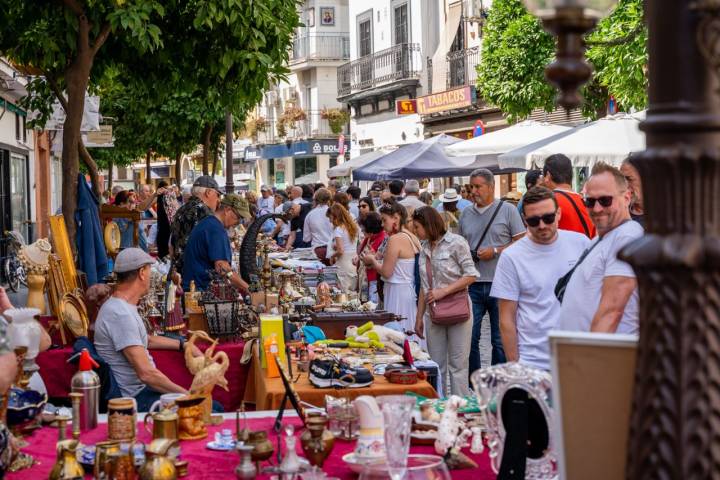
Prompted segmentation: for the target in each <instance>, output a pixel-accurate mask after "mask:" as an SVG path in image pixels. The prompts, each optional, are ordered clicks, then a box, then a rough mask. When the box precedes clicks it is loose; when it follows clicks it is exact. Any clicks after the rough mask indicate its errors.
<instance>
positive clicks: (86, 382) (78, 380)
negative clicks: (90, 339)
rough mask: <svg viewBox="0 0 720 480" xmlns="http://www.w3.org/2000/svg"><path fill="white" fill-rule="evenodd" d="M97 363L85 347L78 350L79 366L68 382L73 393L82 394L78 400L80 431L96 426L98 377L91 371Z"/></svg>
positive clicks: (98, 393) (98, 391) (98, 395)
mask: <svg viewBox="0 0 720 480" xmlns="http://www.w3.org/2000/svg"><path fill="white" fill-rule="evenodd" d="M98 366H99V365H98V364H97V362H95V360H93V359H92V357H91V356H90V352H88V351H87V348H83V349H82V352H80V368H79V369H78V371H77V373H75V375H73V377H72V381H71V382H70V385H71V391H72V392H73V393H81V394H82V395H83V398H82V401H81V402H80V431H81V432H86V431H88V430H92V429H94V428H95V427H97V421H98V408H99V405H100V403H99V402H100V377H99V376H98V374H97V373H95V372H94V371H93V367H96V368H97V367H98Z"/></svg>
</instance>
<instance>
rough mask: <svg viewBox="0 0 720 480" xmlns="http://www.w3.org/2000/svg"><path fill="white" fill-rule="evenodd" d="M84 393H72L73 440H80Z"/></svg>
mask: <svg viewBox="0 0 720 480" xmlns="http://www.w3.org/2000/svg"><path fill="white" fill-rule="evenodd" d="M82 398H83V394H82V393H77V392H73V393H71V394H70V400H71V401H72V436H73V440H80V402H81V401H82Z"/></svg>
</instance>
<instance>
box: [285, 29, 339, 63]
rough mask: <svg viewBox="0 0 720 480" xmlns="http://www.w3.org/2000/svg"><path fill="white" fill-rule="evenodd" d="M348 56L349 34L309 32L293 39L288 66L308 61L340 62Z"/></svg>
mask: <svg viewBox="0 0 720 480" xmlns="http://www.w3.org/2000/svg"><path fill="white" fill-rule="evenodd" d="M349 58H350V34H348V33H333V34H327V35H321V34H309V35H303V36H301V37H296V38H295V39H294V40H293V45H292V52H291V53H290V67H291V68H292V67H295V68H297V67H299V66H301V65H302V64H305V63H308V62H314V61H317V62H333V61H337V62H341V61H346V60H348V59H349Z"/></svg>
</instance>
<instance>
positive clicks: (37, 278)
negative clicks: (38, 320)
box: [18, 238, 52, 312]
mask: <svg viewBox="0 0 720 480" xmlns="http://www.w3.org/2000/svg"><path fill="white" fill-rule="evenodd" d="M51 250H52V246H51V245H50V242H48V241H47V240H46V239H44V238H41V239H39V240H38V241H36V242H35V243H32V244H30V245H23V246H22V247H21V248H20V250H19V251H18V258H19V259H20V262H21V263H22V264H23V267H24V268H25V274H26V276H27V278H26V279H27V287H28V297H27V307H28V308H37V309H38V310H40V312H45V296H44V291H45V283H46V280H47V273H48V270H49V269H50V264H49V258H48V257H49V255H50V251H51Z"/></svg>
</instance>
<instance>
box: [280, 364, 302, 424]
mask: <svg viewBox="0 0 720 480" xmlns="http://www.w3.org/2000/svg"><path fill="white" fill-rule="evenodd" d="M273 357H274V358H275V364H276V365H277V366H278V370H280V377H281V378H282V383H283V387H285V394H286V395H287V398H288V399H289V400H290V405H292V407H293V408H294V409H295V412H297V414H298V417H300V420H302V422H303V424H305V408H303V406H302V403H301V400H300V395H298V393H297V391H296V390H295V387H294V386H293V382H292V379H291V378H290V375H289V373H288V370H287V368H286V367H285V364H284V363H283V362H282V360H280V357H279V356H278V355H277V354H274V355H273ZM288 361H290V359H288ZM281 411H282V410H281Z"/></svg>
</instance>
